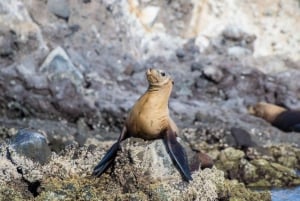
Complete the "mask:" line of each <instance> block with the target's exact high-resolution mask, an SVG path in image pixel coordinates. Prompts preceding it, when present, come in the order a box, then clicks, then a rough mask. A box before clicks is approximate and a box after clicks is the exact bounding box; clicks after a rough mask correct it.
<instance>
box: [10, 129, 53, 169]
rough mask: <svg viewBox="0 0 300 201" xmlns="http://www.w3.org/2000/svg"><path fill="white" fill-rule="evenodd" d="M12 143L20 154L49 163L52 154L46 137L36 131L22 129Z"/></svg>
mask: <svg viewBox="0 0 300 201" xmlns="http://www.w3.org/2000/svg"><path fill="white" fill-rule="evenodd" d="M10 145H11V147H12V148H13V149H15V150H16V152H18V153H19V154H21V155H24V156H26V157H28V158H30V159H32V160H33V161H34V162H39V163H41V164H45V163H47V162H48V161H49V159H50V156H51V151H50V148H49V146H48V144H47V139H46V137H45V136H44V135H42V134H40V133H38V132H35V131H31V130H25V129H24V130H20V131H19V132H18V133H17V135H16V136H15V138H14V139H12V141H11V143H10Z"/></svg>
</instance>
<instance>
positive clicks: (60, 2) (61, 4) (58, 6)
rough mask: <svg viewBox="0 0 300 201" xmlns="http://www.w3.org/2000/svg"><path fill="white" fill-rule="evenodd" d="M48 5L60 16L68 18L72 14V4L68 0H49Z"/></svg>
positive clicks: (49, 8) (50, 9)
mask: <svg viewBox="0 0 300 201" xmlns="http://www.w3.org/2000/svg"><path fill="white" fill-rule="evenodd" d="M47 7H48V10H49V11H51V12H52V13H53V14H55V15H56V16H58V17H61V18H64V19H68V18H69V16H70V5H69V2H68V1H67V0H48V1H47Z"/></svg>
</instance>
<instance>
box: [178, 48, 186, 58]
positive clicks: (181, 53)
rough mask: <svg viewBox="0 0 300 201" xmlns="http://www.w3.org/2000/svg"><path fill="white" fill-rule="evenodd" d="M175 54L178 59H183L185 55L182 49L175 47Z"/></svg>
mask: <svg viewBox="0 0 300 201" xmlns="http://www.w3.org/2000/svg"><path fill="white" fill-rule="evenodd" d="M176 56H177V57H178V59H183V58H184V56H185V52H184V50H183V49H177V50H176Z"/></svg>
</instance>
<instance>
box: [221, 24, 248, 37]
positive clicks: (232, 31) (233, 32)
mask: <svg viewBox="0 0 300 201" xmlns="http://www.w3.org/2000/svg"><path fill="white" fill-rule="evenodd" d="M222 35H223V36H224V37H225V38H227V39H230V40H242V39H243V35H244V32H243V31H242V30H241V29H240V28H239V27H238V26H234V25H231V26H227V27H226V28H225V29H224V31H223V33H222Z"/></svg>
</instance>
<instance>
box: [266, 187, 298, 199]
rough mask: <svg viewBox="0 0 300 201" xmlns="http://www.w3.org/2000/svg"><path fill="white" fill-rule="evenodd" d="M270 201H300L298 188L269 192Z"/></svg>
mask: <svg viewBox="0 0 300 201" xmlns="http://www.w3.org/2000/svg"><path fill="white" fill-rule="evenodd" d="M271 194H272V201H300V186H298V187H295V188H289V189H274V190H271Z"/></svg>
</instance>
